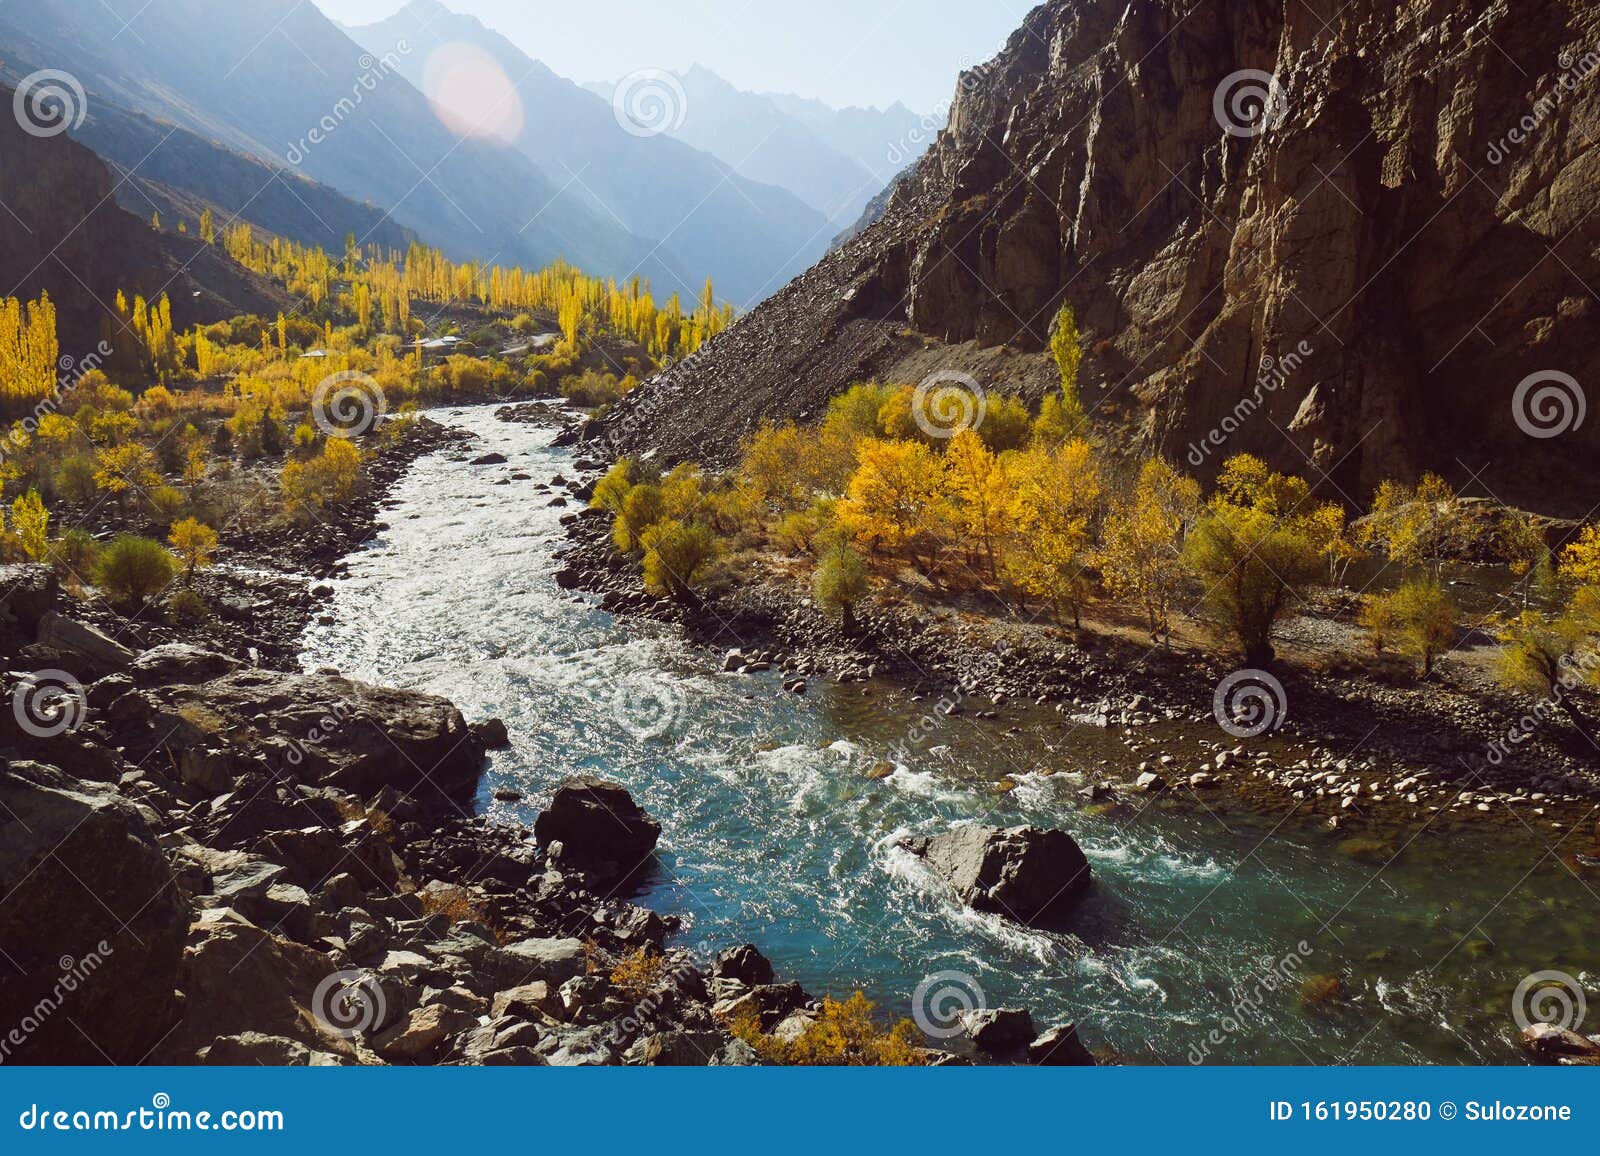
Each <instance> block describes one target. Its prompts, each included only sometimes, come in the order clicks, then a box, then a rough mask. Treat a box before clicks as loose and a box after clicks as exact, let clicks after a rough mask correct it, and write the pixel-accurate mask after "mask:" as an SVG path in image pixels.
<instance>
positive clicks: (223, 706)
mask: <svg viewBox="0 0 1600 1156" xmlns="http://www.w3.org/2000/svg"><path fill="white" fill-rule="evenodd" d="M147 693H148V694H149V695H150V696H151V698H152V699H153V700H154V701H155V702H157V703H158V704H159V707H160V708H161V709H160V716H161V717H160V718H159V719H157V720H156V721H155V725H154V730H155V733H154V734H152V735H151V736H150V739H149V741H150V742H152V743H155V742H157V741H158V740H159V741H160V742H161V745H162V746H163V747H165V748H169V749H173V750H176V751H181V750H183V749H185V748H188V747H194V746H200V747H227V748H228V749H231V750H233V751H234V752H235V754H236V756H237V757H254V758H259V759H263V760H265V762H266V763H267V764H268V765H269V766H270V767H273V768H276V769H279V770H285V771H293V772H294V773H295V774H296V775H297V777H299V778H300V779H302V780H305V781H309V782H313V783H322V784H328V785H333V786H337V787H340V788H341V789H343V790H346V791H349V792H351V793H353V794H357V795H360V796H362V797H363V798H365V797H368V796H370V795H372V794H375V793H376V792H377V791H378V790H380V789H381V788H383V787H385V786H393V787H394V788H395V789H396V790H398V791H401V792H405V793H416V794H418V795H419V797H421V798H423V799H424V800H431V801H432V802H433V803H434V804H435V805H437V806H440V807H442V806H444V805H446V804H445V800H444V799H443V798H441V795H444V796H448V797H449V798H450V799H454V800H459V799H463V798H468V797H470V795H471V794H472V792H473V791H474V790H475V789H476V787H477V781H478V774H479V772H480V770H481V769H482V765H483V750H482V747H481V746H480V745H479V743H478V742H477V740H476V739H475V738H474V737H473V736H472V734H471V732H470V731H469V730H468V729H467V724H466V720H464V719H463V718H462V717H461V712H460V711H458V710H457V709H456V708H455V707H454V706H452V705H451V704H450V703H448V702H446V701H445V700H444V699H442V698H437V697H435V696H433V695H426V694H417V693H414V692H411V691H402V690H392V689H388V688H382V687H373V686H368V685H366V684H364V683H359V682H353V681H351V680H350V679H346V678H342V677H339V676H336V675H322V674H309V675H300V674H284V673H280V672H278V671H270V670H256V669H246V670H238V671H235V672H233V673H232V674H228V675H225V676H223V677H222V678H217V679H213V680H211V681H210V682H206V683H201V684H198V685H180V686H169V687H163V688H160V689H158V690H152V691H149V692H147Z"/></svg>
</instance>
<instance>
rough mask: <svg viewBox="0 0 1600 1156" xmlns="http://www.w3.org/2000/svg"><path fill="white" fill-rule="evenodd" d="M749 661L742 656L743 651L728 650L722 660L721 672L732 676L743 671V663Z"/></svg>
mask: <svg viewBox="0 0 1600 1156" xmlns="http://www.w3.org/2000/svg"><path fill="white" fill-rule="evenodd" d="M749 661H750V660H749V659H748V658H746V657H745V656H744V651H742V650H730V651H728V653H727V654H726V655H725V656H724V657H723V659H722V672H723V673H724V674H733V673H735V672H737V671H741V670H743V669H744V667H745V663H747V662H749Z"/></svg>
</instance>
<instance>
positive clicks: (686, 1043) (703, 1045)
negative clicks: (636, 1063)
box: [641, 1031, 733, 1068]
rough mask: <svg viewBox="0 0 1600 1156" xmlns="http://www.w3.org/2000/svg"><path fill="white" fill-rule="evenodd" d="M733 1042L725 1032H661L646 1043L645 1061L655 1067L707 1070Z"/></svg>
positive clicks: (643, 1052)
mask: <svg viewBox="0 0 1600 1156" xmlns="http://www.w3.org/2000/svg"><path fill="white" fill-rule="evenodd" d="M732 1042H733V1038H732V1037H731V1036H729V1035H728V1034H727V1033H725V1032H685V1031H666V1032H657V1033H656V1034H655V1035H653V1036H650V1037H649V1038H647V1039H646V1040H645V1041H644V1046H643V1048H642V1049H641V1062H643V1063H644V1064H646V1065H648V1066H650V1067H654V1068H703V1067H706V1066H707V1065H709V1064H711V1063H712V1061H713V1060H714V1059H715V1058H716V1055H717V1053H718V1052H720V1051H722V1050H723V1049H724V1048H726V1047H727V1046H728V1045H729V1044H730V1043H732Z"/></svg>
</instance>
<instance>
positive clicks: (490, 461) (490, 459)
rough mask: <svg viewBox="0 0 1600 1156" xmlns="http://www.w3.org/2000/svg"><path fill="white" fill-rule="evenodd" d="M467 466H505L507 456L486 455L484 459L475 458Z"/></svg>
mask: <svg viewBox="0 0 1600 1156" xmlns="http://www.w3.org/2000/svg"><path fill="white" fill-rule="evenodd" d="M467 464H468V465H470V466H503V465H505V464H506V455H505V454H484V455H483V456H482V457H476V458H473V459H472V460H471V461H470V462H468V463H467Z"/></svg>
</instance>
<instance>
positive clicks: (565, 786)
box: [533, 775, 661, 872]
mask: <svg viewBox="0 0 1600 1156" xmlns="http://www.w3.org/2000/svg"><path fill="white" fill-rule="evenodd" d="M533 837H534V839H535V840H536V841H537V842H538V844H539V846H541V847H549V846H550V844H552V843H560V844H561V857H562V859H563V860H564V861H568V862H573V863H578V864H592V865H600V864H605V863H612V864H615V865H616V866H617V867H618V868H619V869H620V870H622V871H623V872H628V871H632V870H633V869H634V868H635V867H637V866H639V864H640V863H642V862H643V861H644V860H645V859H646V858H648V857H649V855H650V852H651V851H653V850H654V849H655V845H656V840H657V839H659V838H660V837H661V824H660V823H658V822H656V821H655V820H654V819H652V818H651V817H650V816H649V815H647V814H645V812H644V810H643V809H642V808H641V807H640V806H639V804H637V803H635V802H634V801H633V796H632V795H630V794H628V792H627V790H626V788H624V787H621V786H619V785H618V784H616V783H609V782H606V781H605V780H604V779H597V778H594V777H592V776H590V775H576V776H574V777H572V778H570V779H568V780H567V781H566V782H564V783H562V784H561V786H560V787H558V788H557V789H556V794H555V798H554V799H552V800H551V801H550V806H549V807H548V808H546V809H545V810H544V811H543V812H541V813H540V815H539V818H538V819H537V820H535V822H534V825H533Z"/></svg>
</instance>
